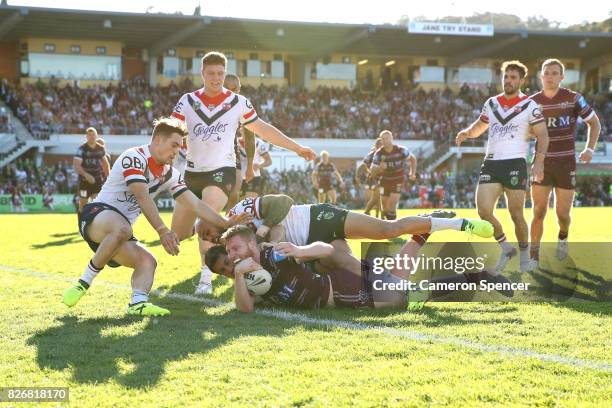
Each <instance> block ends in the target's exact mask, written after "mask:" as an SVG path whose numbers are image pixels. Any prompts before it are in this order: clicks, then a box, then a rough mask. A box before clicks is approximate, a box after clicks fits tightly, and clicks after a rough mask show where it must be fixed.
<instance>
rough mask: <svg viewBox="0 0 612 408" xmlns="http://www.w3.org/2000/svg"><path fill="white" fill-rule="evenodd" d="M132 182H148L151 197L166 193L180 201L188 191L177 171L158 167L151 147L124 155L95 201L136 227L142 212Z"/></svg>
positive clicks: (143, 147) (130, 150) (114, 166)
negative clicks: (131, 188)
mask: <svg viewBox="0 0 612 408" xmlns="http://www.w3.org/2000/svg"><path fill="white" fill-rule="evenodd" d="M132 183H146V184H147V187H148V188H149V195H150V196H151V198H155V197H156V196H157V195H158V194H159V193H161V192H163V191H167V190H170V192H171V193H172V197H174V198H177V197H178V196H179V195H181V194H182V193H184V192H185V191H187V186H185V183H184V182H183V177H181V175H180V173H179V172H178V170H176V169H175V168H173V167H172V166H170V165H168V164H165V165H159V164H157V163H156V162H155V160H154V159H153V157H151V152H150V151H149V146H147V145H144V146H139V147H132V148H130V149H127V150H126V151H125V152H123V153H121V155H120V156H119V157H118V158H117V160H115V163H114V164H113V167H112V168H111V171H110V174H109V175H108V178H107V179H106V182H105V183H104V185H103V186H102V190H100V193H99V194H98V196H97V197H96V198H95V199H94V202H98V203H106V204H109V205H112V206H113V207H115V208H116V209H118V210H119V211H120V212H121V214H123V215H125V216H126V218H127V219H128V220H129V221H130V224H133V223H134V221H136V218H137V217H138V216H139V215H140V212H141V210H140V205H139V204H138V201H136V197H134V195H133V194H132V192H131V191H130V189H129V187H128V186H129V185H130V184H132Z"/></svg>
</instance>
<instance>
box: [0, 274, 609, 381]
mask: <svg viewBox="0 0 612 408" xmlns="http://www.w3.org/2000/svg"><path fill="white" fill-rule="evenodd" d="M0 270H2V271H6V272H12V273H19V274H22V275H28V276H32V277H36V278H40V279H47V280H56V281H65V282H74V278H66V277H64V276H60V275H55V274H46V273H42V272H37V271H32V270H30V269H25V268H15V267H12V266H7V265H0ZM96 286H104V287H107V288H113V289H124V290H130V289H131V288H130V287H129V286H127V285H119V284H116V283H110V282H105V281H101V280H96ZM151 294H152V295H154V296H160V297H167V298H170V299H176V300H183V301H187V302H195V303H202V304H204V305H207V306H215V307H218V306H231V307H233V304H231V303H228V302H223V301H221V300H216V299H208V298H202V297H199V296H194V295H188V294H186V293H174V292H168V291H161V290H155V291H153V292H151ZM255 313H256V314H258V315H261V316H268V317H274V318H276V319H281V320H286V321H291V322H298V323H302V324H308V325H315V326H324V327H333V328H342V329H349V330H360V331H366V330H367V331H374V332H379V333H383V334H386V335H389V336H394V337H402V338H406V339H410V340H414V341H420V342H431V343H438V344H449V345H453V346H458V347H465V348H469V349H473V350H478V351H481V352H483V353H497V354H501V355H503V356H507V357H524V358H535V359H538V360H541V361H545V362H551V363H559V364H564V365H567V366H571V367H573V368H592V369H594V370H600V371H607V372H612V364H609V363H606V362H604V361H591V360H583V359H579V358H573V357H565V356H560V355H557V354H547V353H540V352H537V351H533V350H529V349H521V348H515V347H510V346H502V345H492V344H483V343H477V342H474V341H471V340H468V339H462V338H460V337H448V336H437V335H435V334H426V333H419V332H416V331H411V330H402V329H395V328H392V327H385V326H372V325H368V324H364V323H355V322H348V321H343V320H335V319H319V318H314V317H310V316H307V315H304V314H301V313H295V312H287V311H284V310H275V309H257V310H256V311H255Z"/></svg>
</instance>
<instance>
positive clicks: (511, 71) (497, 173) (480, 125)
mask: <svg viewBox="0 0 612 408" xmlns="http://www.w3.org/2000/svg"><path fill="white" fill-rule="evenodd" d="M501 72H502V74H503V78H502V84H503V88H504V92H503V93H502V94H499V95H497V96H494V97H491V98H489V99H488V100H487V101H486V102H485V104H484V107H483V109H482V113H481V114H480V117H479V118H478V119H477V120H476V121H475V122H474V123H472V124H471V125H470V126H469V127H468V128H466V129H463V130H462V131H460V132H459V133H458V134H457V137H456V139H455V141H456V144H457V146H461V143H463V141H465V140H466V139H471V138H477V137H479V136H480V135H481V134H483V133H484V131H485V130H487V129H488V130H489V138H488V141H487V150H486V154H485V160H484V162H483V164H482V167H481V168H480V177H479V180H478V187H477V188H476V208H478V215H480V217H481V218H482V219H483V220H487V221H489V222H491V224H493V227H494V228H495V239H496V240H497V242H498V243H499V244H500V245H501V250H502V254H501V256H500V258H499V261H498V262H497V265H496V266H495V271H494V273H501V271H502V270H503V269H504V268H505V266H506V264H507V263H508V261H509V260H510V258H512V257H514V256H515V255H516V253H517V250H516V248H514V247H513V246H512V245H511V244H510V243H509V242H507V239H506V235H505V234H504V230H503V228H502V225H501V223H500V222H499V221H498V219H497V218H496V217H495V215H494V209H495V206H496V204H497V200H498V199H499V197H500V196H501V195H502V194H505V195H506V202H507V205H508V211H509V212H510V216H511V217H512V222H513V223H514V231H515V233H516V238H517V240H518V243H519V249H520V253H521V258H520V267H521V271H527V270H528V269H529V263H530V262H529V231H528V229H527V222H526V221H525V217H524V215H523V210H524V208H525V195H526V190H527V188H528V179H527V160H526V157H527V151H528V147H529V140H528V139H529V136H530V134H531V133H533V134H535V136H536V138H537V142H538V143H537V150H536V154H535V158H534V161H533V165H532V167H531V174H532V178H533V179H534V180H535V181H540V180H541V179H542V177H543V174H544V157H545V155H546V151H547V150H548V132H547V131H546V124H545V122H544V116H543V115H542V111H541V108H540V107H539V106H538V104H537V103H536V102H535V101H533V100H532V99H530V98H528V97H527V95H524V94H523V93H522V92H521V91H520V88H521V86H522V85H523V84H524V82H525V77H526V76H527V67H525V65H523V64H522V63H521V62H520V61H506V62H504V63H503V64H502V67H501Z"/></svg>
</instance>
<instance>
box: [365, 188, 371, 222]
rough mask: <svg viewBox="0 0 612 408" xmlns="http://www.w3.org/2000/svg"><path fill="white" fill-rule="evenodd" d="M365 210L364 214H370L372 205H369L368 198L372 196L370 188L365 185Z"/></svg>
mask: <svg viewBox="0 0 612 408" xmlns="http://www.w3.org/2000/svg"><path fill="white" fill-rule="evenodd" d="M364 194H365V211H364V214H366V215H370V211H372V207H370V199H371V198H372V189H371V188H370V187H369V186H368V185H366V188H365V191H364Z"/></svg>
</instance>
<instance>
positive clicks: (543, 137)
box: [531, 121, 549, 181]
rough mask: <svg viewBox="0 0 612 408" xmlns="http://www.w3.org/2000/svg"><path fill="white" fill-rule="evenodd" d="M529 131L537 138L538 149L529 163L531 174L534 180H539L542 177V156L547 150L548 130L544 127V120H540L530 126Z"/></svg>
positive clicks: (544, 155)
mask: <svg viewBox="0 0 612 408" xmlns="http://www.w3.org/2000/svg"><path fill="white" fill-rule="evenodd" d="M531 132H532V133H533V134H534V135H535V137H536V139H537V140H538V143H537V147H538V150H537V151H536V152H535V157H534V159H533V164H532V165H531V174H532V176H533V179H534V181H541V180H542V179H543V178H544V158H545V157H546V152H547V151H548V143H549V139H548V130H547V129H546V122H545V121H541V122H538V123H536V124H534V125H532V126H531Z"/></svg>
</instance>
